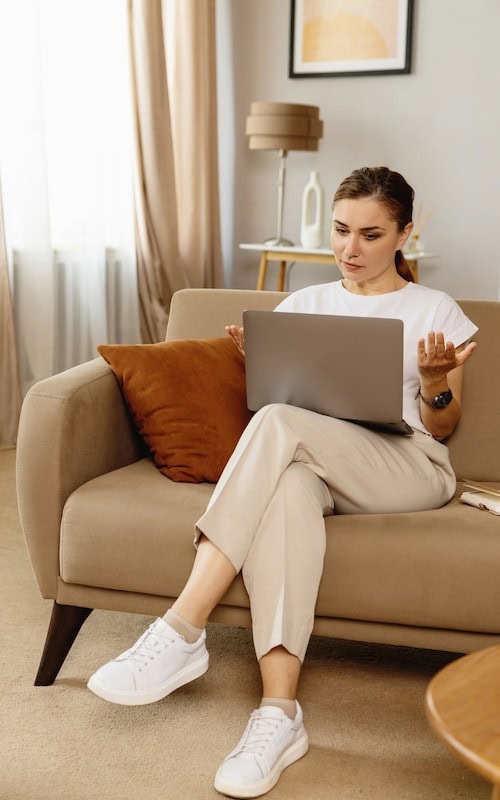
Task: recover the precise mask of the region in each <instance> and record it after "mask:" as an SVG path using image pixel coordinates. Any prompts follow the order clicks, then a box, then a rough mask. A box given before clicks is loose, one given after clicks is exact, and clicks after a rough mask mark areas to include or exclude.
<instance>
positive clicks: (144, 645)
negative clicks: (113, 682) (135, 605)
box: [124, 623, 176, 667]
mask: <svg viewBox="0 0 500 800" xmlns="http://www.w3.org/2000/svg"><path fill="white" fill-rule="evenodd" d="M154 627H155V623H153V624H152V625H150V626H149V628H148V629H147V631H145V633H143V635H142V636H141V637H140V639H138V640H137V642H136V643H135V644H134V645H133V647H131V648H130V650H127V652H126V653H125V654H124V656H125V657H126V658H127V659H129V660H130V661H131V662H132V663H137V664H139V665H140V666H143V667H145V666H147V665H148V664H149V663H150V662H151V661H154V659H155V658H156V657H157V656H158V655H161V653H163V652H164V651H165V650H166V649H167V648H168V647H170V646H171V645H173V644H175V642H176V639H174V637H173V636H165V635H164V634H160V633H158V632H157V631H156V630H154Z"/></svg>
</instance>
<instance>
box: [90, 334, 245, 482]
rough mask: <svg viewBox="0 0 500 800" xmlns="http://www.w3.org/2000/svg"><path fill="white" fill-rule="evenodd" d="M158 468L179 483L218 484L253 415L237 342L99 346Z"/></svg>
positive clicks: (226, 340)
mask: <svg viewBox="0 0 500 800" xmlns="http://www.w3.org/2000/svg"><path fill="white" fill-rule="evenodd" d="M97 350H98V351H99V353H100V354H101V356H102V357H103V358H104V359H105V360H106V361H107V362H108V364H109V365H110V367H111V369H112V370H113V372H114V373H115V376H116V378H117V380H118V383H119V385H120V388H121V390H122V392H123V395H124V397H125V400H126V402H127V405H128V407H129V409H130V412H131V414H132V416H133V418H134V421H135V424H136V426H137V429H138V431H139V433H140V434H141V436H142V437H143V438H144V440H145V442H146V444H147V445H148V447H149V448H150V450H151V452H152V454H153V457H154V461H155V464H156V466H157V467H158V468H159V469H160V471H161V472H163V474H164V475H167V476H168V477H169V478H171V479H172V480H174V481H187V482H189V483H202V482H204V481H208V482H210V483H215V482H216V481H217V480H218V479H219V477H220V474H221V472H222V470H223V469H224V467H225V465H226V463H227V461H228V459H229V456H230V455H231V453H232V451H233V450H234V447H235V445H236V442H237V441H238V439H239V437H240V436H241V433H242V432H243V430H244V428H245V426H246V425H247V423H248V421H249V420H250V418H251V416H252V413H251V412H250V411H249V410H248V409H247V404H246V387H245V363H244V359H243V356H242V355H241V354H240V353H239V352H238V350H237V349H236V347H235V345H234V342H233V341H232V339H230V338H229V336H228V337H226V338H224V339H203V340H195V339H182V340H176V341H170V342H160V343H158V344H138V345H100V346H99V347H98V348H97Z"/></svg>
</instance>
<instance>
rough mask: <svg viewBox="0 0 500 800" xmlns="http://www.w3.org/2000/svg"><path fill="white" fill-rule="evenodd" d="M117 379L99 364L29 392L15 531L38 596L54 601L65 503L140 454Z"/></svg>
mask: <svg viewBox="0 0 500 800" xmlns="http://www.w3.org/2000/svg"><path fill="white" fill-rule="evenodd" d="M146 452H147V451H146V450H145V445H144V444H143V443H142V441H141V439H140V437H139V436H138V434H137V432H136V430H135V427H134V425H133V422H132V420H131V418H130V416H129V414H128V411H127V408H126V405H125V402H124V400H123V397H122V394H121V392H120V389H119V388H118V384H117V382H116V379H115V377H114V375H113V373H112V371H111V370H110V368H109V367H108V365H107V364H105V363H104V361H103V360H102V359H100V358H99V359H95V360H94V361H89V362H87V363H86V364H81V365H80V366H78V367H73V368H72V369H69V370H66V372H62V373H60V374H59V375H54V376H53V377H52V378H47V379H46V380H43V381H40V382H39V383H37V384H35V385H34V386H33V387H32V389H31V390H30V391H29V392H28V394H27V396H26V398H25V400H24V403H23V406H22V409H21V419H20V424H19V435H18V443H17V490H18V503H19V513H20V517H21V525H22V529H23V533H24V536H25V539H26V544H27V547H28V551H29V555H30V559H31V563H32V566H33V569H34V572H35V575H36V578H37V581H38V585H39V587H40V591H41V593H42V596H43V597H50V598H53V599H54V598H56V591H57V577H58V575H59V531H60V525H61V516H62V511H63V508H64V504H65V503H66V500H67V499H68V497H69V495H70V494H71V493H72V492H73V491H74V490H75V489H77V488H78V487H79V486H81V485H82V484H84V483H86V482H87V481H89V480H91V479H92V478H96V477H98V476H99V475H103V474H105V473H107V472H111V471H112V470H114V469H118V468H119V467H123V466H126V465H128V464H131V463H133V462H134V461H138V460H139V459H140V458H141V457H143V456H144V455H145V454H146Z"/></svg>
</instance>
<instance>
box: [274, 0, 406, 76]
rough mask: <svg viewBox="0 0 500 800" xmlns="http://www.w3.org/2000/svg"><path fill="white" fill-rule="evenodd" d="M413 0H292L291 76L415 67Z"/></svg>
mask: <svg viewBox="0 0 500 800" xmlns="http://www.w3.org/2000/svg"><path fill="white" fill-rule="evenodd" d="M413 5H414V0H376V2H374V0H291V8H290V61H289V72H288V75H289V77H290V78H335V77H338V78H343V77H354V76H361V75H364V76H366V75H402V74H407V73H409V72H410V71H411V46H412V25H413Z"/></svg>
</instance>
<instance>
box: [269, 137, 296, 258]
mask: <svg viewBox="0 0 500 800" xmlns="http://www.w3.org/2000/svg"><path fill="white" fill-rule="evenodd" d="M287 155H288V150H280V151H279V158H280V168H279V173H278V213H277V223H278V230H277V233H276V236H273V237H271V238H270V239H266V240H265V242H264V244H268V245H270V246H271V247H280V246H282V247H290V246H292V245H293V242H291V241H290V239H284V238H283V237H282V232H283V199H284V196H285V178H286V157H287Z"/></svg>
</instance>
